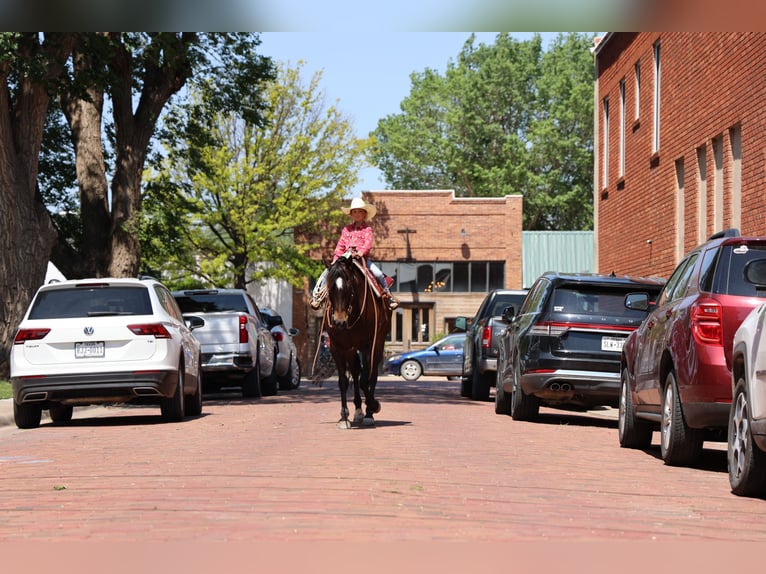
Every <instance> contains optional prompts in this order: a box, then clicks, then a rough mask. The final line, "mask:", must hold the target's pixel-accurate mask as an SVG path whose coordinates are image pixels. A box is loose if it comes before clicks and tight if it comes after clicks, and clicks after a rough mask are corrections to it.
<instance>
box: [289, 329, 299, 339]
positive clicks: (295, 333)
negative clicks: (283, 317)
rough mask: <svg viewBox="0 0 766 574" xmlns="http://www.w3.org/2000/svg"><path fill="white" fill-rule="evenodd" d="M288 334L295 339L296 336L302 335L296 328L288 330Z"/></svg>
mask: <svg viewBox="0 0 766 574" xmlns="http://www.w3.org/2000/svg"><path fill="white" fill-rule="evenodd" d="M288 332H289V333H290V335H292V336H293V337H295V336H296V335H297V334H298V333H300V331H299V330H298V329H296V328H295V327H290V328H289V329H288Z"/></svg>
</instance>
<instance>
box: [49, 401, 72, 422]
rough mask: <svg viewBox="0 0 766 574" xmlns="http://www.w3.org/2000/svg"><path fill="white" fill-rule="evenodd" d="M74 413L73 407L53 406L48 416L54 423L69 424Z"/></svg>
mask: <svg viewBox="0 0 766 574" xmlns="http://www.w3.org/2000/svg"><path fill="white" fill-rule="evenodd" d="M73 413H74V407H73V406H72V405H53V406H52V407H51V408H49V409H48V415H50V417H51V420H52V421H53V422H54V423H68V422H69V421H71V420H72V414H73Z"/></svg>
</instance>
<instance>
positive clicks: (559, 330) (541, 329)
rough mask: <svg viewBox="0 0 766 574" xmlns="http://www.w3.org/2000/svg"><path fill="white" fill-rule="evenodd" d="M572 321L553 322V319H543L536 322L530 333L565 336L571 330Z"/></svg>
mask: <svg viewBox="0 0 766 574" xmlns="http://www.w3.org/2000/svg"><path fill="white" fill-rule="evenodd" d="M571 326H572V325H571V324H570V323H553V322H551V321H542V322H541V323H535V324H534V325H532V328H531V329H530V330H529V334H530V335H535V336H537V337H563V336H564V335H566V334H567V331H569V327H571Z"/></svg>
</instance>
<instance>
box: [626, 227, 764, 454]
mask: <svg viewBox="0 0 766 574" xmlns="http://www.w3.org/2000/svg"><path fill="white" fill-rule="evenodd" d="M764 259H766V237H741V236H740V235H739V231H738V230H736V229H728V230H726V231H722V232H720V233H716V234H715V235H712V236H711V237H710V239H709V240H708V241H707V242H706V243H704V244H702V245H700V246H698V247H697V248H695V249H694V250H692V251H691V252H690V253H688V254H687V255H686V256H685V257H684V258H683V260H682V261H681V262H680V263H679V264H678V266H677V267H676V269H675V270H674V271H673V274H672V275H671V276H670V279H669V280H668V282H667V283H666V285H665V287H664V288H663V290H662V293H660V297H659V299H658V300H657V303H656V305H653V304H650V301H649V300H648V298H646V297H645V296H642V295H636V296H635V297H633V298H629V299H628V300H627V301H626V305H627V306H628V307H630V308H647V309H649V311H650V313H649V314H648V315H647V317H646V319H644V321H643V322H642V324H641V326H640V327H639V328H638V329H637V330H636V331H634V332H633V333H631V335H630V337H628V340H627V341H626V342H625V346H624V348H623V351H622V358H621V367H620V370H621V373H622V374H621V383H620V404H619V424H618V432H619V439H620V445H621V446H623V447H630V448H646V447H648V446H649V445H650V444H651V439H652V432H653V431H654V430H655V429H656V428H657V427H659V430H660V453H661V456H662V459H663V461H665V464H668V465H674V466H686V465H691V464H693V463H694V461H695V460H696V459H697V457H698V456H699V454H700V452H701V451H702V443H703V441H704V440H706V439H708V440H709V439H714V440H722V441H725V440H726V433H725V431H726V428H727V426H728V422H729V408H730V406H731V354H732V341H733V338H734V333H735V332H736V330H737V328H738V327H739V325H740V323H742V321H743V320H744V318H745V317H747V315H748V313H750V311H751V310H752V309H753V308H754V307H756V306H757V305H759V304H760V303H762V302H763V297H766V291H765V290H764V289H763V287H762V286H759V285H756V284H754V283H752V282H750V281H749V280H748V279H747V273H746V271H747V267H748V266H749V265H750V264H752V263H753V262H754V261H763V260H764Z"/></svg>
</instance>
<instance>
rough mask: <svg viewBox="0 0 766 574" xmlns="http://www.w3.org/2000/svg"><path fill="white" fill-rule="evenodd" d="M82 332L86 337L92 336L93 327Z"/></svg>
mask: <svg viewBox="0 0 766 574" xmlns="http://www.w3.org/2000/svg"><path fill="white" fill-rule="evenodd" d="M82 332H83V333H85V334H86V335H92V334H93V327H85V328H84V329H83V330H82Z"/></svg>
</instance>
